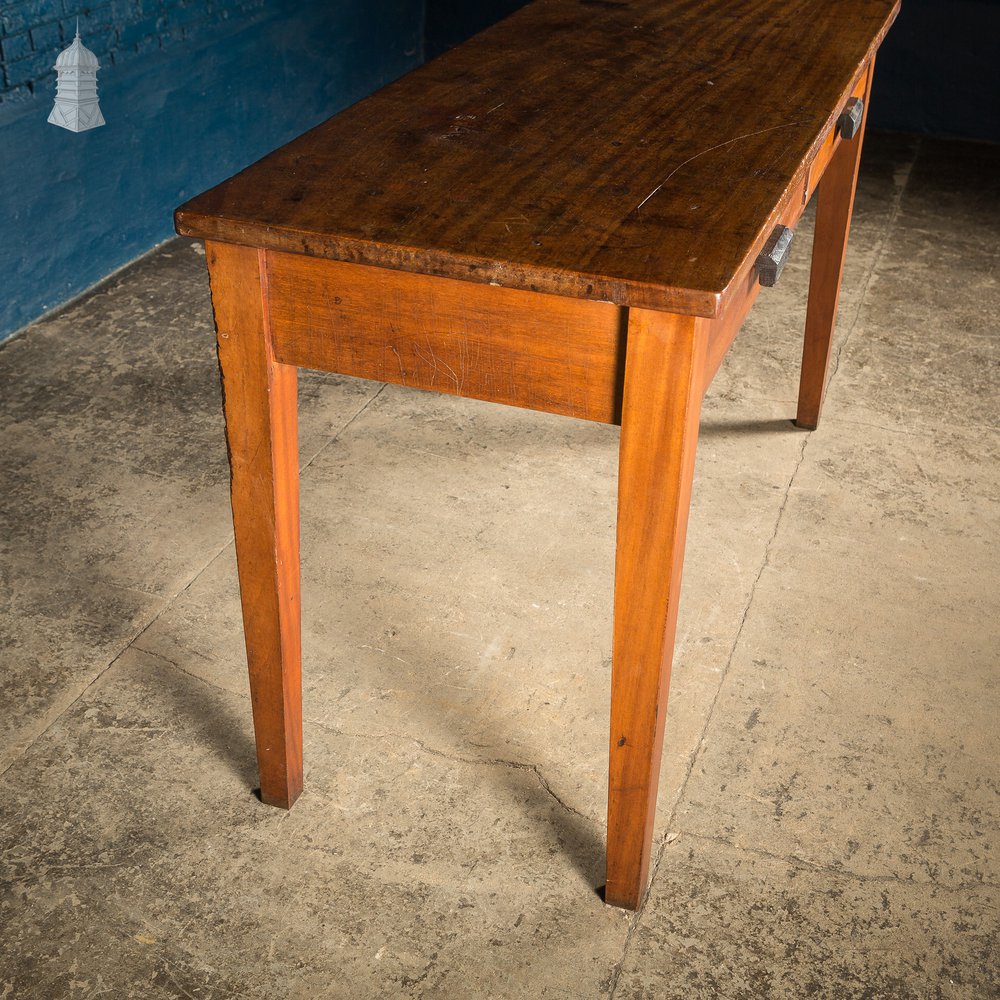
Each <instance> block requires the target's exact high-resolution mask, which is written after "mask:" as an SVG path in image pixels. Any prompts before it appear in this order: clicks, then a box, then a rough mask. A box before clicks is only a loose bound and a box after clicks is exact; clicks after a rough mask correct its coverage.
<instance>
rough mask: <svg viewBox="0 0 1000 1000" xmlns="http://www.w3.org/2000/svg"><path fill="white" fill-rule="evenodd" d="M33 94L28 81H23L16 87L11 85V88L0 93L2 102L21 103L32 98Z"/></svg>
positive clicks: (8, 103)
mask: <svg viewBox="0 0 1000 1000" xmlns="http://www.w3.org/2000/svg"><path fill="white" fill-rule="evenodd" d="M33 96H34V95H33V94H32V93H31V88H30V87H29V86H28V85H27V84H26V83H21V84H18V85H17V86H16V87H11V88H10V90H5V91H4V92H3V93H0V104H4V105H10V104H20V103H23V102H24V101H30V100H32V98H33Z"/></svg>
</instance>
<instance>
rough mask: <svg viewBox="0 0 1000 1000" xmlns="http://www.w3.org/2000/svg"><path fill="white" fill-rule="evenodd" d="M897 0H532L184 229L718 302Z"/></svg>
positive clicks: (519, 283)
mask: <svg viewBox="0 0 1000 1000" xmlns="http://www.w3.org/2000/svg"><path fill="white" fill-rule="evenodd" d="M898 7H899V4H898V0H840V2H838V3H830V2H829V0H713V2H712V3H709V4H706V3H698V2H694V0H535V2H534V3H530V4H528V5H527V6H525V7H523V8H522V9H520V10H518V11H517V12H516V13H514V14H512V15H511V16H510V17H508V18H506V19H505V20H503V21H501V22H500V23H498V24H496V25H494V26H493V27H491V28H490V29H488V30H487V31H484V32H483V33H482V34H480V35H477V36H476V37H475V38H472V39H470V40H469V41H468V42H466V43H465V44H463V45H460V46H458V47H457V48H455V49H452V50H451V51H450V52H447V53H445V54H444V55H442V56H441V57H440V58H438V59H434V60H433V61H431V62H429V63H427V64H426V65H424V66H421V67H420V68H419V69H417V70H415V71H414V72H412V73H409V74H407V75H406V76H404V77H402V78H401V79H399V80H397V81H396V82H394V83H392V84H390V85H389V86H388V87H385V88H383V89H382V90H380V91H378V92H377V93H375V94H372V95H371V96H370V97H367V98H365V99H364V100H363V101H359V102H358V103H357V104H355V105H354V106H353V107H351V108H348V109H347V110H346V111H343V112H342V113H341V114H339V115H337V116H335V117H334V118H331V119H330V120H329V121H327V122H324V123H323V124H322V125H319V126H317V127H316V128H314V129H312V130H311V131H310V132H307V133H306V134H305V135H303V136H301V137H300V138H298V139H296V140H295V141H293V142H291V143H289V144H288V145H287V146H284V147H282V148H281V149H279V150H276V151H275V152H274V153H272V154H271V155H270V156H267V157H265V158H264V159H263V160H261V161H260V162H259V163H256V164H254V166H252V167H251V168H250V169H248V170H245V171H243V172H242V173H240V174H238V175H237V176H235V177H233V178H232V179H230V180H228V181H226V182H225V183H224V184H221V185H219V186H218V187H216V188H213V189H212V190H211V191H208V192H206V193H204V194H202V195H200V196H199V197H197V198H195V199H193V200H192V201H190V202H188V203H187V204H186V205H184V206H183V207H181V208H180V209H179V210H178V213H177V227H178V231H179V232H181V233H183V234H185V235H188V236H197V237H200V238H203V239H215V240H225V241H226V242H230V243H243V244H247V245H250V246H255V247H264V248H266V249H271V250H288V251H291V252H294V253H302V254H307V255H310V256H314V257H329V258H332V259H335V260H344V261H352V262H356V263H365V264H377V265H380V266H383V267H390V268H394V269H396V270H403V271H414V272H417V273H421V274H434V275H440V276H445V277H451V278H460V279H463V280H467V281H474V282H482V283H486V284H490V283H495V284H499V285H503V286H505V287H514V288H523V289H525V290H527V291H541V292H553V293H556V294H559V295H568V296H571V297H573V298H580V299H592V300H596V301H606V302H614V303H616V304H618V305H629V306H633V305H634V306H644V307H647V308H653V309H664V310H670V311H673V312H683V313H686V314H691V315H698V316H709V317H711V316H715V315H716V314H717V313H718V312H719V309H720V306H721V305H722V303H723V300H724V298H725V296H726V294H727V289H728V287H729V283H730V281H731V280H732V279H733V277H734V276H735V275H736V274H738V273H739V271H740V269H741V268H742V266H743V265H744V264H745V263H746V262H747V261H752V260H753V258H754V257H756V254H757V252H758V251H759V249H760V245H761V243H762V242H763V241H764V240H765V239H767V236H768V235H769V233H770V229H768V228H767V225H766V223H767V221H768V216H769V214H770V213H771V212H772V211H773V209H774V207H775V206H776V205H778V204H779V203H781V202H782V199H783V198H785V197H786V195H788V194H789V193H790V191H791V189H792V188H795V189H796V190H795V195H796V196H797V197H799V198H801V194H802V184H803V183H804V180H805V175H804V170H805V168H806V167H807V166H808V164H809V163H811V162H812V160H813V159H814V158H815V156H816V153H817V152H818V150H819V149H820V147H821V146H822V144H823V142H824V141H825V140H826V139H827V137H828V136H829V135H830V131H831V129H832V128H833V125H834V122H835V121H836V118H837V116H838V115H839V114H840V112H841V110H842V106H843V102H844V99H845V97H846V96H847V95H848V94H849V92H850V88H851V87H852V86H853V85H854V82H855V81H856V80H857V76H858V72H859V70H861V68H862V67H864V66H865V65H866V64H867V62H868V61H869V59H870V58H871V57H872V55H873V54H874V52H875V51H876V49H877V48H878V46H879V44H880V42H881V40H882V38H883V37H884V35H885V33H886V31H887V30H888V29H889V26H890V25H891V24H892V21H893V19H894V18H895V16H896V12H897V10H898Z"/></svg>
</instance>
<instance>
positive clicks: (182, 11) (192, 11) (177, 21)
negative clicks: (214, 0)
mask: <svg viewBox="0 0 1000 1000" xmlns="http://www.w3.org/2000/svg"><path fill="white" fill-rule="evenodd" d="M206 14H207V10H206V7H205V4H203V3H190V4H186V5H185V6H180V5H178V6H176V7H173V8H172V9H171V10H170V12H169V13H168V14H167V20H168V23H169V25H170V27H172V28H174V27H181V28H183V27H184V26H185V25H188V24H192V23H193V22H194V21H200V20H202V19H203V18H204V17H205V16H206Z"/></svg>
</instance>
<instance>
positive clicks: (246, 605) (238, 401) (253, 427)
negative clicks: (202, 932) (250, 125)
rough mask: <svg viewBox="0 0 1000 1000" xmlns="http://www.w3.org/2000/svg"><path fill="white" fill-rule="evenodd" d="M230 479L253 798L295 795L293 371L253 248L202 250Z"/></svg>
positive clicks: (297, 678)
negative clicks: (279, 353) (272, 324)
mask: <svg viewBox="0 0 1000 1000" xmlns="http://www.w3.org/2000/svg"><path fill="white" fill-rule="evenodd" d="M205 249H206V256H207V258H208V269H209V275H210V278H211V283H212V306H213V308H214V309H215V325H216V332H217V336H218V345H219V367H220V369H221V371H222V389H223V397H224V401H225V412H226V437H227V440H228V442H229V465H230V470H231V474H232V487H231V494H232V503H233V526H234V528H235V531H236V563H237V569H238V571H239V577H240V599H241V601H242V605H243V631H244V635H245V637H246V648H247V664H248V666H249V669H250V700H251V705H252V707H253V725H254V735H255V738H256V741H257V765H258V768H259V772H260V795H261V798H262V799H263V800H264V802H267V803H268V804H269V805H275V806H281V807H282V808H285V809H289V808H291V806H292V804H293V803H294V802H295V800H296V799H297V798H298V796H299V793H300V792H301V791H302V672H301V638H300V636H301V622H300V618H301V600H300V592H299V462H298V454H299V446H298V412H297V377H298V370H297V369H295V368H293V367H291V366H289V365H282V364H279V363H278V362H276V361H275V360H274V353H273V351H272V347H271V336H270V330H269V328H268V324H267V319H266V302H265V299H266V290H265V289H264V287H263V285H262V281H261V275H262V270H263V268H262V263H263V261H262V258H263V253H262V252H261V251H257V250H252V249H249V248H247V247H239V246H228V245H226V244H218V245H216V244H212V243H209V244H207V246H206V248H205Z"/></svg>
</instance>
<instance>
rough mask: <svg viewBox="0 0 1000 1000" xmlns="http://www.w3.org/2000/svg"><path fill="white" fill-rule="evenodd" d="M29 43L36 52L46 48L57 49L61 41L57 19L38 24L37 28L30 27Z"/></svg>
mask: <svg viewBox="0 0 1000 1000" xmlns="http://www.w3.org/2000/svg"><path fill="white" fill-rule="evenodd" d="M29 34H30V35H31V45H32V48H34V49H35V51H36V52H43V51H45V50H47V49H58V48H59V47H60V45H61V43H62V37H61V35H60V34H59V23H58V21H49V23H48V24H40V25H38V27H37V28H32V29H31V31H30V32H29Z"/></svg>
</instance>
